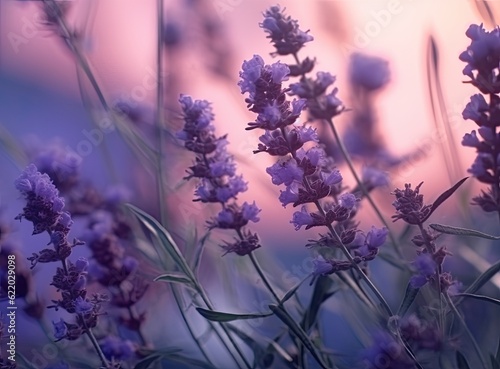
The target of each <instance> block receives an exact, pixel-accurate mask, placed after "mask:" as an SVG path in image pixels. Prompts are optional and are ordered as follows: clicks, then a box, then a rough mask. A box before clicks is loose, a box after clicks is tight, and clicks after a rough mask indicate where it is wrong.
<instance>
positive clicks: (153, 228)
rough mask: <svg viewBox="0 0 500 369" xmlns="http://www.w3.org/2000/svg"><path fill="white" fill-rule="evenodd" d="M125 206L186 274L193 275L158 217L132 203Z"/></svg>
mask: <svg viewBox="0 0 500 369" xmlns="http://www.w3.org/2000/svg"><path fill="white" fill-rule="evenodd" d="M125 206H126V207H127V208H129V209H130V210H131V211H132V213H133V214H134V215H135V216H136V217H137V219H139V221H141V223H142V224H143V225H144V226H145V227H146V229H147V230H148V231H149V232H150V233H151V234H152V235H153V236H154V237H156V238H157V239H158V240H159V241H160V243H161V245H162V246H163V248H164V249H165V251H166V252H167V253H168V254H169V255H170V257H171V258H172V259H173V260H174V262H175V264H176V265H177V267H178V268H179V269H180V270H181V271H182V272H184V274H185V275H187V276H190V277H191V276H192V271H191V269H190V268H189V266H188V263H187V261H186V259H185V258H184V256H183V255H182V253H181V251H180V250H179V247H178V246H177V244H176V243H175V242H174V240H173V238H172V236H171V235H170V233H168V231H167V230H166V229H165V228H163V226H162V225H161V224H160V223H159V222H158V221H157V220H156V219H154V218H153V217H152V216H151V215H149V214H147V213H146V212H144V211H142V210H141V209H139V208H138V207H136V206H134V205H132V204H125Z"/></svg>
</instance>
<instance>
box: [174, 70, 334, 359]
mask: <svg viewBox="0 0 500 369" xmlns="http://www.w3.org/2000/svg"><path fill="white" fill-rule="evenodd" d="M278 74H279V72H278ZM179 101H180V103H181V106H182V110H183V114H184V121H185V125H184V128H183V130H182V131H181V132H179V133H178V134H177V137H178V138H179V139H181V140H183V141H184V146H185V148H186V149H188V150H190V151H193V152H194V153H196V159H195V162H194V165H193V166H191V167H190V168H189V170H188V175H187V176H186V179H190V178H198V179H200V182H199V183H198V186H197V188H196V191H195V195H196V196H197V198H195V199H194V201H201V202H203V203H218V204H220V205H221V211H220V212H219V213H218V214H217V216H216V217H214V218H213V219H211V220H210V221H208V222H207V226H208V228H209V229H214V228H218V229H223V230H229V229H231V230H233V231H234V232H235V233H236V237H234V239H233V241H230V242H228V241H225V242H224V244H223V245H221V248H222V249H223V250H224V252H225V253H224V255H225V254H227V253H235V254H237V255H239V256H245V255H248V256H249V258H250V260H251V263H252V265H253V267H254V268H255V270H256V272H257V273H258V275H259V276H260V277H261V279H262V281H263V282H264V285H265V286H266V288H267V289H268V290H269V292H270V293H271V294H272V296H273V298H274V299H275V300H276V303H277V305H273V307H274V306H276V309H277V310H279V312H280V313H282V314H283V315H282V316H283V317H285V321H287V322H289V324H291V323H290V322H291V321H292V320H293V318H292V317H291V315H290V314H289V313H288V312H287V310H286V309H285V308H284V306H283V301H282V299H281V298H280V297H279V296H278V294H277V292H276V291H275V289H274V288H273V287H272V285H271V283H270V282H269V280H268V278H267V277H266V275H265V273H264V271H263V270H262V268H261V267H260V265H259V263H258V261H257V259H256V258H255V256H254V255H253V251H254V250H256V249H257V248H259V247H261V245H260V243H259V237H258V235H257V234H256V233H253V232H251V231H250V230H247V229H246V226H247V224H248V223H249V222H254V223H255V222H258V221H259V218H258V214H259V212H260V209H259V208H258V207H257V205H256V204H255V202H253V203H252V204H249V203H247V202H244V203H243V204H242V205H239V204H238V202H237V201H236V199H237V196H238V194H239V193H241V192H244V191H246V190H247V184H246V182H244V181H243V178H242V176H237V175H236V164H235V163H234V161H233V157H232V156H231V155H229V154H228V152H227V151H226V145H227V139H226V136H221V137H217V136H216V135H215V134H214V131H215V127H214V126H213V124H212V120H213V114H212V111H211V107H210V104H209V103H208V102H207V101H205V100H193V99H192V98H191V97H189V96H186V95H182V96H181V98H180V99H179ZM290 119H291V121H293V118H290ZM310 132H311V133H313V131H312V130H311V131H310ZM270 307H271V306H270ZM273 307H272V309H273ZM277 310H276V311H277ZM278 315H279V313H278ZM294 329H299V330H300V329H301V328H300V326H299V325H297V324H294ZM292 331H293V329H292ZM300 338H301V339H302V340H304V341H307V342H306V343H304V344H305V346H306V347H308V349H309V351H311V354H312V355H313V356H314V357H315V358H316V360H317V361H318V363H319V364H320V365H321V366H322V367H323V368H326V366H325V364H324V363H323V362H322V360H321V359H320V358H319V355H318V354H317V353H316V351H315V350H314V349H313V344H312V342H311V341H310V340H309V339H308V338H307V335H306V334H305V332H303V331H302V332H301V334H300Z"/></svg>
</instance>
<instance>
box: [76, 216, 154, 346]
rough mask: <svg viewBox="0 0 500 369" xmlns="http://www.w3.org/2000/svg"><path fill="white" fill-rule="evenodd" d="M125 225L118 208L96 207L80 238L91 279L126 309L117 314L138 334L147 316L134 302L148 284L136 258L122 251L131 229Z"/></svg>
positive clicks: (123, 322)
mask: <svg viewBox="0 0 500 369" xmlns="http://www.w3.org/2000/svg"><path fill="white" fill-rule="evenodd" d="M125 226H126V223H123V222H120V221H119V213H117V211H112V209H108V210H104V209H97V210H95V211H94V212H93V213H92V214H90V215H89V217H88V226H87V229H86V230H85V233H84V236H83V239H84V240H85V243H86V244H87V245H88V247H89V249H90V250H91V251H92V260H91V264H90V266H89V270H90V271H91V276H92V279H93V280H96V281H98V282H99V283H100V284H101V285H102V286H104V287H106V289H107V291H109V293H110V299H109V303H110V304H111V305H114V306H116V307H118V308H123V309H126V310H127V311H128V313H127V314H126V315H124V316H121V317H120V322H121V323H122V324H123V325H124V326H126V327H127V328H129V329H131V330H133V331H137V332H138V334H139V335H140V336H141V332H140V328H141V326H142V325H143V323H144V321H145V319H146V316H145V313H142V314H137V313H136V312H135V311H134V310H133V306H134V305H136V304H137V303H138V302H139V301H140V300H141V299H142V297H143V296H144V294H145V293H146V291H147V290H148V284H147V283H146V282H145V280H144V279H143V278H141V277H139V276H138V275H137V273H136V271H137V267H138V265H139V261H138V260H137V259H136V258H134V257H133V256H130V255H126V253H125V248H124V246H123V244H124V243H125V242H126V240H127V238H128V237H129V231H130V228H128V227H125ZM141 337H142V336H141ZM144 343H145V342H144Z"/></svg>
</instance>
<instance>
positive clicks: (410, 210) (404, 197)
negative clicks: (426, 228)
mask: <svg viewBox="0 0 500 369" xmlns="http://www.w3.org/2000/svg"><path fill="white" fill-rule="evenodd" d="M423 183H424V182H421V183H420V184H419V185H418V186H417V187H416V188H415V190H412V189H411V184H408V183H407V184H405V189H404V190H400V189H395V190H394V192H393V194H394V195H395V196H396V200H395V201H394V202H393V203H392V205H393V206H394V207H395V208H396V215H393V216H392V218H393V219H394V221H396V220H398V219H403V220H404V221H405V222H407V223H409V224H421V223H422V220H423V219H424V218H425V217H427V215H428V214H429V212H430V209H431V206H430V205H424V196H423V195H422V194H420V193H419V191H420V186H422V184H423Z"/></svg>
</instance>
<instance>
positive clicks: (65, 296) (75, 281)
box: [15, 164, 106, 340]
mask: <svg viewBox="0 0 500 369" xmlns="http://www.w3.org/2000/svg"><path fill="white" fill-rule="evenodd" d="M15 185H16V188H17V189H18V190H19V191H20V192H21V194H22V195H23V197H24V198H25V200H26V202H27V204H26V206H25V207H24V209H23V213H21V214H19V215H18V216H17V217H16V219H22V218H25V219H27V220H29V221H30V222H32V223H33V227H34V230H33V234H39V233H42V232H47V233H48V234H49V236H50V243H49V244H51V245H52V246H53V247H52V248H45V249H43V250H41V251H40V253H33V256H31V257H30V258H28V260H30V261H31V264H32V268H33V267H35V265H36V264H37V263H49V262H61V264H62V266H61V267H58V268H57V270H56V274H55V275H54V277H53V279H52V283H51V285H53V286H54V287H56V288H57V290H58V291H60V292H61V299H59V300H56V301H53V303H54V305H52V306H50V307H51V308H55V309H56V310H57V309H59V308H62V309H64V310H66V311H67V312H69V313H71V314H76V322H75V323H67V322H65V321H64V320H63V319H61V320H60V321H59V322H56V323H54V329H55V338H56V339H57V340H61V339H68V340H75V339H77V338H78V337H80V336H81V335H82V334H84V333H87V332H88V331H89V329H90V328H93V327H95V326H96V325H97V318H98V316H99V315H100V314H101V312H100V309H101V304H102V302H103V301H105V300H106V298H105V296H101V295H99V294H95V295H94V296H93V297H91V298H89V297H88V296H87V290H86V284H87V268H88V261H87V260H86V259H85V258H79V259H78V260H77V261H76V262H74V263H73V262H71V261H70V260H68V257H69V256H70V255H71V252H72V248H73V247H75V246H77V245H81V244H82V242H81V241H79V240H76V239H75V240H73V242H72V243H70V242H69V241H68V233H69V231H70V227H71V225H72V224H73V221H72V220H71V216H70V214H69V213H68V212H65V211H63V208H64V199H63V198H61V197H59V191H58V190H57V188H56V187H55V186H54V184H53V183H52V181H51V180H50V178H49V176H48V175H47V174H41V173H40V172H39V171H38V169H37V168H36V166H35V165H34V164H30V165H29V166H28V167H27V168H26V169H25V170H24V171H23V173H22V174H21V176H20V177H19V178H18V179H17V180H16V181H15Z"/></svg>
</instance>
